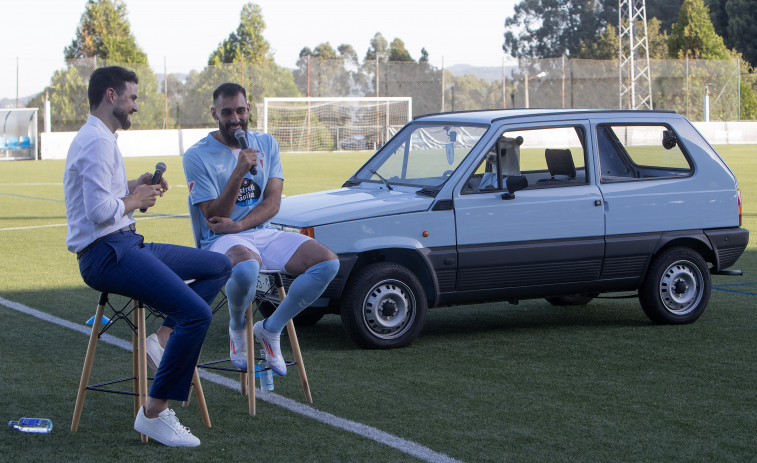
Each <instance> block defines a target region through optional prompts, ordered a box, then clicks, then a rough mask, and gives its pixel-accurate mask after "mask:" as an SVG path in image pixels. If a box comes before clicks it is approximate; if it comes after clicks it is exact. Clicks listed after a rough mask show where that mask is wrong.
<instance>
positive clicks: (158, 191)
mask: <svg viewBox="0 0 757 463" xmlns="http://www.w3.org/2000/svg"><path fill="white" fill-rule="evenodd" d="M140 178H141V177H140ZM151 178H152V177H151ZM132 196H133V197H134V198H135V199H136V200H137V209H147V208H149V207H152V206H154V205H155V203H156V202H157V200H158V196H163V190H162V187H161V186H160V185H149V184H148V185H146V184H141V185H137V188H135V189H134V192H133V193H132Z"/></svg>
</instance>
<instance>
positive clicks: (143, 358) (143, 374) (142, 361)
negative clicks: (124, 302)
mask: <svg viewBox="0 0 757 463" xmlns="http://www.w3.org/2000/svg"><path fill="white" fill-rule="evenodd" d="M135 312H136V314H135V315H134V317H135V319H134V320H135V321H134V322H135V324H136V325H137V336H138V338H139V339H138V340H137V342H138V343H139V349H138V351H139V355H138V357H137V360H138V362H137V364H138V369H139V391H137V393H138V394H139V395H138V396H137V397H138V398H139V407H140V408H141V407H142V406H143V405H144V404H145V400H147V351H146V350H145V338H146V328H145V306H144V304H142V303H141V302H139V303H137V309H136V310H135ZM141 438H142V442H147V436H145V435H144V434H142V435H141Z"/></svg>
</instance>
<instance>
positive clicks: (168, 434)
mask: <svg viewBox="0 0 757 463" xmlns="http://www.w3.org/2000/svg"><path fill="white" fill-rule="evenodd" d="M134 430H135V431H137V432H139V433H141V434H144V435H145V436H147V437H149V438H150V439H155V440H156V441H158V442H160V443H161V444H163V445H167V446H169V447H197V446H198V445H200V439H198V438H196V437H195V436H194V435H193V434H192V432H191V431H190V430H189V428H187V427H185V426H182V425H181V423H179V419H178V418H176V414H175V413H174V412H173V410H171V409H170V408H167V409H165V410H163V411H162V412H160V415H158V417H157V418H148V417H146V416H145V408H144V407H140V409H139V413H138V414H137V419H136V420H134Z"/></svg>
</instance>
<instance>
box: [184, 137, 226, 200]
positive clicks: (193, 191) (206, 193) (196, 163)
mask: <svg viewBox="0 0 757 463" xmlns="http://www.w3.org/2000/svg"><path fill="white" fill-rule="evenodd" d="M183 164H184V176H185V177H186V179H187V188H188V189H189V198H190V201H191V202H192V205H197V204H199V203H202V202H205V201H210V200H213V199H216V198H217V197H218V195H219V194H220V192H219V191H218V188H217V186H216V185H215V183H214V182H213V179H212V178H211V177H210V174H209V173H208V169H207V167H206V165H205V163H204V162H202V159H201V158H200V154H199V150H197V149H196V148H190V149H188V150H187V152H186V153H184V160H183Z"/></svg>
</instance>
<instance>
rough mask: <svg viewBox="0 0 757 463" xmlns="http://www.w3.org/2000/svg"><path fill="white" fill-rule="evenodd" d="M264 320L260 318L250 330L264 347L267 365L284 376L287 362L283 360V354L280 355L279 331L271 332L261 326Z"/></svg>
mask: <svg viewBox="0 0 757 463" xmlns="http://www.w3.org/2000/svg"><path fill="white" fill-rule="evenodd" d="M264 322H265V320H261V321H259V322H257V323H255V325H254V326H253V327H252V332H253V333H254V334H255V339H257V340H258V342H259V343H260V345H261V346H263V348H264V349H265V356H266V360H268V366H269V367H271V370H273V372H274V373H276V374H277V375H279V376H286V374H287V364H286V362H285V361H284V356H283V355H281V346H280V343H279V339H280V338H281V334H280V333H276V334H274V333H271V332H270V331H268V330H266V329H265V328H264V327H263V323H264Z"/></svg>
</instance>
